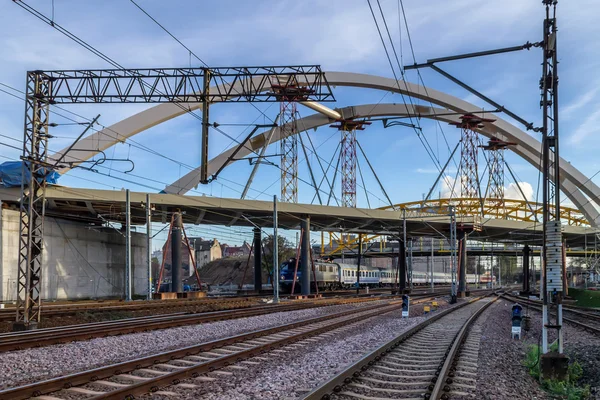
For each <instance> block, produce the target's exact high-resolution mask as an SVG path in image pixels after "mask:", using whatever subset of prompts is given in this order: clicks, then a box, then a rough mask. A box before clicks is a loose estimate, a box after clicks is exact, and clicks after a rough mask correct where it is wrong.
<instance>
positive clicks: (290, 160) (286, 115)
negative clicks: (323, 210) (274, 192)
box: [279, 101, 298, 203]
mask: <svg viewBox="0 0 600 400" xmlns="http://www.w3.org/2000/svg"><path fill="white" fill-rule="evenodd" d="M296 112H297V111H296V102H295V101H291V102H290V101H282V102H281V108H280V114H279V115H280V119H281V137H282V139H281V142H280V149H281V201H283V202H286V203H297V202H298V135H297V132H298V126H297V118H296Z"/></svg>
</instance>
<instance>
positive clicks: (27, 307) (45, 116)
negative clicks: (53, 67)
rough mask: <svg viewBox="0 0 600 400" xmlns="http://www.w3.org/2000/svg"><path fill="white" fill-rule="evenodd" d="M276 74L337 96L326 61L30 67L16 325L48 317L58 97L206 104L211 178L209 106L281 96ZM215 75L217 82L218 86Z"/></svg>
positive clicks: (309, 91)
mask: <svg viewBox="0 0 600 400" xmlns="http://www.w3.org/2000/svg"><path fill="white" fill-rule="evenodd" d="M273 77H276V79H277V81H278V82H279V83H281V82H287V83H290V82H304V83H303V86H304V88H305V89H304V91H305V93H306V96H305V100H312V101H335V98H334V96H333V93H332V92H331V88H330V87H329V84H328V82H327V80H326V78H325V75H324V74H323V72H322V71H321V67H320V66H318V65H298V66H294V65H290V66H275V67H273V66H252V67H222V68H146V69H124V68H123V69H97V70H62V71H30V72H28V73H27V89H26V95H25V129H24V137H23V155H22V157H21V159H22V161H23V167H22V176H23V177H22V186H21V211H20V232H21V235H20V240H19V264H18V266H19V270H18V277H17V280H18V284H17V307H16V308H17V312H16V321H15V329H32V328H35V327H36V326H37V323H38V322H39V321H40V316H41V314H40V304H41V303H40V301H41V288H42V281H41V279H42V252H43V251H42V250H43V223H44V215H45V193H46V184H47V183H46V177H47V175H48V174H49V173H50V172H51V171H52V170H53V169H54V168H55V167H56V165H51V164H49V163H48V153H47V143H48V138H49V137H50V136H49V134H48V126H49V120H50V110H49V105H50V104H57V103H62V104H74V103H173V104H175V105H177V106H179V107H182V108H183V109H185V106H184V105H183V104H182V103H202V104H203V106H204V109H205V110H206V114H205V118H204V120H203V132H202V133H203V138H202V143H203V149H202V160H201V167H202V169H201V171H202V176H201V179H200V181H201V182H202V183H207V182H209V180H210V179H211V177H209V176H208V168H206V166H207V165H208V123H209V121H208V120H207V119H208V112H207V111H208V105H209V104H214V103H225V102H276V101H281V100H280V96H279V95H278V94H276V93H274V92H272V91H270V90H269V89H271V88H272V80H271V78H273ZM209 78H210V79H209ZM208 81H211V82H214V83H216V86H214V87H213V89H212V90H211V91H210V92H208V90H206V89H207V83H208ZM212 179H214V177H212Z"/></svg>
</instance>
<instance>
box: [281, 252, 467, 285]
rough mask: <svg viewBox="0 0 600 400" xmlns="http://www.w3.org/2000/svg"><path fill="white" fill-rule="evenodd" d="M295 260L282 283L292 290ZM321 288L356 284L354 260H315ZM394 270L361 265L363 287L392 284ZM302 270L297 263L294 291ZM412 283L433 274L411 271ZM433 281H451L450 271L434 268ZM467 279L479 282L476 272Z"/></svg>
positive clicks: (286, 266)
mask: <svg viewBox="0 0 600 400" xmlns="http://www.w3.org/2000/svg"><path fill="white" fill-rule="evenodd" d="M295 268H296V260H295V259H293V258H292V259H290V260H288V261H286V262H284V263H282V264H281V269H280V276H279V283H280V286H281V289H282V290H284V291H289V290H291V287H292V283H293V279H294V269H295ZM314 275H315V276H316V281H317V285H318V286H319V289H342V288H349V287H356V282H357V271H356V265H354V264H342V263H333V262H319V261H317V262H315V274H314ZM394 278H395V271H394V270H392V269H389V268H376V267H367V266H364V265H361V267H360V285H361V286H362V287H364V286H369V287H385V286H392V284H393V283H394V281H395V279H394ZM301 281H302V271H300V266H298V271H297V273H296V287H295V289H294V291H295V292H297V291H298V290H300V286H301ZM310 281H311V287H312V288H313V289H314V287H315V278H314V277H313V273H312V270H311V277H310ZM412 282H413V285H428V284H430V283H431V280H430V274H429V273H427V272H420V271H414V272H413V274H412ZM433 282H434V284H450V283H452V277H451V274H450V273H444V272H434V273H433ZM467 283H477V275H475V274H467Z"/></svg>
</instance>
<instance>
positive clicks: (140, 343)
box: [0, 301, 384, 389]
mask: <svg viewBox="0 0 600 400" xmlns="http://www.w3.org/2000/svg"><path fill="white" fill-rule="evenodd" d="M382 302H384V301H373V302H365V303H358V304H347V305H336V306H327V307H319V308H311V309H305V310H298V311H288V312H280V313H274V314H266V315H260V316H255V317H249V318H240V319H234V320H228V321H220V322H214V323H208V324H200V325H190V326H185V327H178V328H171V329H163V330H157V331H151V332H141V333H133V334H127V335H120V336H111V337H106V338H97V339H92V340H88V341H81V342H72V343H66V344H60V345H53V346H47V347H42V348H33V349H26V350H21V351H12V352H6V353H0V389H5V388H7V387H12V386H17V385H22V384H25V383H31V382H35V381H40V380H43V379H48V378H52V377H56V376H61V375H65V374H68V373H74V372H80V371H83V370H87V369H91V368H96V367H100V366H104V365H107V364H112V363H116V362H122V361H126V360H131V359H134V358H139V357H143V356H148V355H151V354H156V353H158V352H161V351H166V350H173V349H177V348H181V347H185V346H191V345H195V344H199V343H203V342H208V341H211V340H216V339H220V338H224V337H228V336H233V335H239V334H242V333H245V332H249V331H254V330H259V329H266V328H270V327H274V326H278V325H283V324H287V323H292V322H295V321H300V320H304V319H309V318H315V317H319V316H323V315H329V314H333V313H336V312H340V311H344V310H350V309H355V308H360V307H366V306H372V305H374V304H378V303H382Z"/></svg>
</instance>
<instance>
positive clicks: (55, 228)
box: [0, 209, 148, 301]
mask: <svg viewBox="0 0 600 400" xmlns="http://www.w3.org/2000/svg"><path fill="white" fill-rule="evenodd" d="M131 243H132V264H133V293H135V294H139V295H144V294H145V293H146V290H147V289H146V285H147V283H146V282H147V281H148V272H147V267H146V260H147V252H146V235H145V234H142V233H135V232H132V234H131ZM18 254H19V213H18V212H17V211H14V210H7V209H4V210H1V212H0V301H14V300H15V299H16V285H17V270H18V266H17V265H18ZM42 274H43V275H42V298H43V299H51V300H52V299H85V298H106V297H117V298H118V297H123V296H124V292H125V288H124V282H125V237H124V236H123V235H122V234H120V233H119V232H117V231H115V230H114V229H112V228H98V227H92V226H90V225H87V224H84V223H79V222H73V221H68V220H62V219H55V218H46V221H45V222H44V253H43V270H42Z"/></svg>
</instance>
